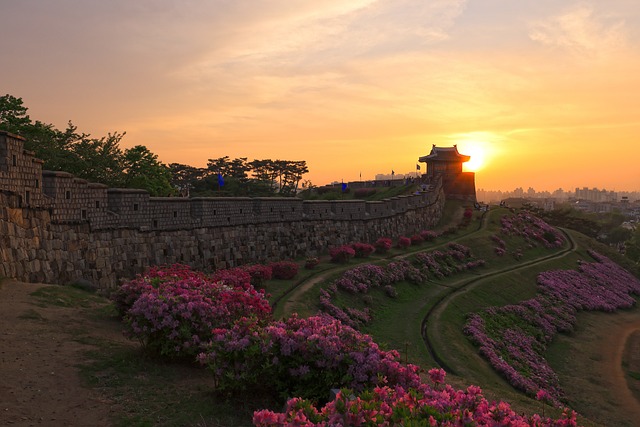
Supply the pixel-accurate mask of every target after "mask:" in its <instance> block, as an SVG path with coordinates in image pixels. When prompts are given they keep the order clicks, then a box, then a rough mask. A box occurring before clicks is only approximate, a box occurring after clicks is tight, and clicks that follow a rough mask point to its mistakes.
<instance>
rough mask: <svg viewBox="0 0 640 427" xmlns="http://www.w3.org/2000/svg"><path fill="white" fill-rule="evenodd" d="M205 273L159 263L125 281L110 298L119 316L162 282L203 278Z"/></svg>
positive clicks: (179, 265) (180, 265)
mask: <svg viewBox="0 0 640 427" xmlns="http://www.w3.org/2000/svg"><path fill="white" fill-rule="evenodd" d="M205 277H206V276H205V275H204V274H203V273H200V272H196V271H193V270H191V267H189V266H188V265H183V264H173V265H159V266H153V267H150V268H149V269H148V270H147V272H146V273H145V274H143V275H138V276H137V277H136V278H135V279H133V280H130V281H128V282H125V283H123V284H122V286H120V287H119V288H118V290H116V291H115V292H114V294H113V295H112V297H111V299H112V300H113V302H114V305H115V307H116V310H118V313H119V314H120V316H121V317H122V316H124V315H125V314H126V312H127V311H128V310H129V309H130V308H131V306H132V305H133V303H135V302H136V300H137V299H138V298H139V297H140V295H142V294H143V293H145V292H148V291H150V290H152V289H154V288H157V287H158V286H160V285H161V284H162V283H164V282H175V281H179V280H182V279H196V278H199V279H202V280H204V279H205Z"/></svg>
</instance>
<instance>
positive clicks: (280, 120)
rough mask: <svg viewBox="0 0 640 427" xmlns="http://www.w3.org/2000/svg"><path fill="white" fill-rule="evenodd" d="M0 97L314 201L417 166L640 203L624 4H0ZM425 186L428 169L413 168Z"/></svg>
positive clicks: (637, 78) (635, 83)
mask: <svg viewBox="0 0 640 427" xmlns="http://www.w3.org/2000/svg"><path fill="white" fill-rule="evenodd" d="M0 14H1V15H2V16H3V18H4V20H3V21H4V22H3V30H4V31H3V32H4V34H5V35H7V36H6V37H3V38H2V39H0V55H2V58H3V60H4V61H3V63H4V64H3V65H4V66H3V67H2V68H0V93H1V94H11V95H13V96H16V97H20V98H22V99H23V101H24V105H25V106H26V107H28V108H29V114H30V116H31V117H32V119H35V120H41V121H43V122H46V123H52V124H54V125H55V126H56V127H59V128H64V127H65V126H66V124H67V121H69V120H72V121H73V123H74V124H75V125H77V126H78V129H79V130H80V131H83V132H87V133H91V134H92V135H93V136H103V135H106V134H107V133H108V132H113V131H126V132H127V135H126V137H125V138H124V140H123V141H122V143H121V145H122V146H123V147H125V148H126V147H131V146H134V145H145V146H147V147H148V148H149V149H150V150H151V151H153V152H154V153H156V154H158V156H159V159H160V160H161V161H162V162H164V163H167V164H168V163H174V162H175V163H185V164H189V165H193V166H197V167H203V166H205V165H206V161H207V159H209V158H218V157H222V156H229V157H231V158H236V157H248V158H250V159H266V158H272V159H276V158H280V159H287V160H306V161H307V165H308V167H309V170H310V173H309V174H307V175H305V177H304V178H305V179H309V180H311V181H312V182H313V184H315V185H323V184H327V183H330V182H332V181H336V180H337V181H339V180H344V181H354V180H358V179H359V177H360V174H361V176H362V179H363V180H366V179H374V177H375V175H376V174H378V173H390V171H391V170H395V171H396V172H398V173H407V172H409V171H414V170H415V164H416V163H417V160H418V157H420V156H423V155H425V154H428V153H429V151H430V150H431V146H432V145H433V144H436V145H438V146H452V145H454V144H457V146H458V148H459V151H460V152H461V153H463V154H469V155H471V156H472V159H474V160H478V159H481V158H482V160H483V161H482V162H479V164H476V165H474V166H472V169H477V173H476V187H477V188H483V189H490V190H492V191H497V190H501V191H512V190H513V189H514V188H517V187H523V188H525V189H526V188H528V187H529V186H531V187H534V188H535V189H536V191H550V192H552V191H554V190H556V189H558V188H560V187H561V188H563V189H565V190H566V191H569V190H575V188H576V187H579V188H582V187H589V188H594V187H595V188H601V189H602V188H604V189H607V190H610V191H617V192H619V191H638V190H639V189H640V167H638V166H637V158H638V155H639V154H640V148H639V147H640V144H638V143H639V142H640V141H638V139H639V137H640V97H638V96H637V94H638V92H639V89H640V8H639V7H638V5H637V1H636V0H612V1H609V2H606V4H605V3H603V2H596V1H572V0H570V1H565V2H555V1H552V0H536V1H534V0H523V1H520V2H513V1H511V0H466V1H465V0H437V1H430V2H424V1H421V0H401V1H375V0H354V1H351V2H348V3H347V2H343V1H338V0H327V1H325V2H322V3H321V4H320V3H318V2H312V1H296V2H291V1H287V0H274V1H270V2H268V3H266V2H247V1H243V0H239V1H235V2H226V1H211V2H206V3H195V2H178V1H169V0H159V1H155V2H130V1H124V0H114V1H111V2H98V1H77V0H58V1H56V2H42V1H37V0H23V1H20V2H8V1H7V2H0ZM423 172H424V170H423Z"/></svg>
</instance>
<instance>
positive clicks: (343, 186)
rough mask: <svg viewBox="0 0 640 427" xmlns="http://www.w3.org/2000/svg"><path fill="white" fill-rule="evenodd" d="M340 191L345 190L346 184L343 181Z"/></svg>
mask: <svg viewBox="0 0 640 427" xmlns="http://www.w3.org/2000/svg"><path fill="white" fill-rule="evenodd" d="M342 191H343V192H344V191H347V184H345V183H344V182H343V183H342Z"/></svg>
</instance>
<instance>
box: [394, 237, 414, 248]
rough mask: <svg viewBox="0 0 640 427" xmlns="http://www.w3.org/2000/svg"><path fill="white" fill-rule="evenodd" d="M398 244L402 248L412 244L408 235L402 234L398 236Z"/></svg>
mask: <svg viewBox="0 0 640 427" xmlns="http://www.w3.org/2000/svg"><path fill="white" fill-rule="evenodd" d="M397 245H398V247H399V248H400V249H406V248H408V247H409V246H411V239H410V238H408V237H406V236H400V237H398V243H397Z"/></svg>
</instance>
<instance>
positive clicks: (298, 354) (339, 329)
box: [198, 314, 420, 400]
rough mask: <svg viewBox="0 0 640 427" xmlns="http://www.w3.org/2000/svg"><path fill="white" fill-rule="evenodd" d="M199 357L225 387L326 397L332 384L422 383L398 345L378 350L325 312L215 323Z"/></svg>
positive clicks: (359, 386)
mask: <svg viewBox="0 0 640 427" xmlns="http://www.w3.org/2000/svg"><path fill="white" fill-rule="evenodd" d="M198 360H199V361H200V362H201V363H203V364H205V365H206V366H207V367H208V368H209V369H210V370H211V372H213V374H214V378H215V380H216V383H217V386H218V388H219V389H222V390H228V391H241V390H245V389H248V388H254V387H261V388H264V387H268V388H271V389H272V391H273V392H275V393H279V394H280V395H282V396H301V397H305V398H311V399H323V400H324V399H326V398H327V397H328V393H329V390H330V389H332V388H341V387H348V388H351V389H353V390H356V391H362V390H364V389H367V388H370V387H374V386H376V385H385V384H387V385H394V386H396V385H397V386H402V387H404V388H409V387H418V386H419V385H420V375H419V368H418V367H417V366H414V365H403V364H401V363H400V357H399V354H398V352H397V351H394V350H391V351H384V350H381V349H380V348H379V347H378V345H377V344H376V343H375V342H374V341H373V340H372V338H371V337H370V336H369V335H365V334H362V333H360V332H358V331H357V330H355V329H353V328H351V327H349V326H347V325H344V324H342V323H341V322H340V321H339V320H337V319H334V318H333V317H331V316H327V315H320V316H312V317H309V318H307V319H303V318H300V317H298V316H297V315H296V314H294V315H293V316H291V317H290V318H288V319H286V320H283V321H278V322H274V323H271V324H269V325H267V326H266V327H263V326H261V325H260V324H259V323H256V322H253V321H251V320H249V319H245V320H243V321H241V322H238V323H236V324H235V325H233V326H231V327H229V328H226V329H225V328H217V329H215V330H214V332H213V337H212V339H211V341H210V343H209V345H207V346H206V348H205V351H204V352H202V353H201V354H200V355H199V356H198Z"/></svg>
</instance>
